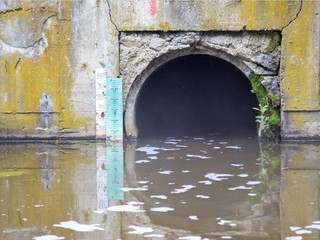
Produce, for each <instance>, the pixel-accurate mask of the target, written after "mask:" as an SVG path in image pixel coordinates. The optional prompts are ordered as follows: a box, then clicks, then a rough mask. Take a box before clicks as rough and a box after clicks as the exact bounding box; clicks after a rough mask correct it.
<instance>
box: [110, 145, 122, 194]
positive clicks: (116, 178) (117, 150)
mask: <svg viewBox="0 0 320 240" xmlns="http://www.w3.org/2000/svg"><path fill="white" fill-rule="evenodd" d="M106 158H107V176H108V177H107V195H108V199H109V200H123V191H122V188H123V176H124V174H123V144H122V143H110V145H109V144H108V145H107V154H106Z"/></svg>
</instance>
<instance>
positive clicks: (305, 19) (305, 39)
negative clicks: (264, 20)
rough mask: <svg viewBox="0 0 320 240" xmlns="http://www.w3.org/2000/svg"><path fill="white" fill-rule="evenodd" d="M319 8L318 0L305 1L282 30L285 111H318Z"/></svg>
mask: <svg viewBox="0 0 320 240" xmlns="http://www.w3.org/2000/svg"><path fill="white" fill-rule="evenodd" d="M319 6H320V3H319V2H318V1H306V2H304V3H303V6H302V9H301V12H300V13H299V16H298V17H297V18H296V19H295V20H294V21H292V22H291V23H290V24H289V25H288V26H287V27H286V28H284V29H283V31H282V36H283V37H282V56H281V57H282V60H281V61H282V66H283V67H282V69H281V70H282V71H281V79H282V82H281V83H282V84H281V86H282V92H283V100H284V106H283V107H284V110H294V111H297V110H319V98H318V94H319V60H320V59H319V29H318V28H319V23H317V18H319V17H318V15H317V14H319Z"/></svg>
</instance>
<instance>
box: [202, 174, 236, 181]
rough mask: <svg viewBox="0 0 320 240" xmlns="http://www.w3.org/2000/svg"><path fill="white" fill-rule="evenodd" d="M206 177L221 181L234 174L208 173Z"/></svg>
mask: <svg viewBox="0 0 320 240" xmlns="http://www.w3.org/2000/svg"><path fill="white" fill-rule="evenodd" d="M205 177H206V178H209V179H210V180H212V181H217V182H221V181H222V180H228V179H229V177H233V175H232V174H226V173H207V174H206V175H205Z"/></svg>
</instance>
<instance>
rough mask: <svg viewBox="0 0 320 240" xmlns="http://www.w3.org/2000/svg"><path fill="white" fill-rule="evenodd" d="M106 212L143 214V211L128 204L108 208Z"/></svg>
mask: <svg viewBox="0 0 320 240" xmlns="http://www.w3.org/2000/svg"><path fill="white" fill-rule="evenodd" d="M107 210H108V211H111V212H145V210H143V209H141V208H140V206H134V205H129V204H128V205H126V204H125V205H117V206H112V207H108V208H107Z"/></svg>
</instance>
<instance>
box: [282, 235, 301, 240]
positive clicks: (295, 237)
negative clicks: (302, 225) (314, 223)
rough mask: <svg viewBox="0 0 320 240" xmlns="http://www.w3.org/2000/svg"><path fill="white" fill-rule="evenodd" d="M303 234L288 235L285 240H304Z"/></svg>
mask: <svg viewBox="0 0 320 240" xmlns="http://www.w3.org/2000/svg"><path fill="white" fill-rule="evenodd" d="M302 239H303V237H301V236H293V237H286V238H285V240H302Z"/></svg>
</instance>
